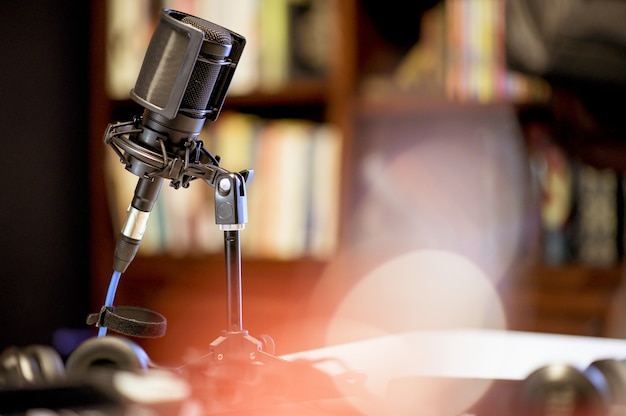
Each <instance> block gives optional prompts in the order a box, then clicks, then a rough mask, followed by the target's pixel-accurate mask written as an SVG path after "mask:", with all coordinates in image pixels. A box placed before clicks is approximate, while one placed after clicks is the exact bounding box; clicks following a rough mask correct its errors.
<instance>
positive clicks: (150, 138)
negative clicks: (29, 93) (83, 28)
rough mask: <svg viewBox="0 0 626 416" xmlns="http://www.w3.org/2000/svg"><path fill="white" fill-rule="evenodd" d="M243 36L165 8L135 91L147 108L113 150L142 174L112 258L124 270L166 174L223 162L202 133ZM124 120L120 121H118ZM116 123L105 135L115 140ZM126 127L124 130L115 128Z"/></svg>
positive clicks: (178, 181) (177, 179) (183, 179)
mask: <svg viewBox="0 0 626 416" xmlns="http://www.w3.org/2000/svg"><path fill="white" fill-rule="evenodd" d="M244 45H245V39H244V38H243V37H241V36H240V35H238V34H236V33H234V32H231V31H229V30H228V29H225V28H223V27H221V26H218V25H216V24H214V23H211V22H208V21H206V20H203V19H200V18H197V17H195V16H191V15H188V14H186V13H182V12H178V11H174V10H170V9H164V10H163V11H162V12H161V17H160V20H159V23H158V24H157V27H156V29H155V32H154V34H153V36H152V38H151V40H150V44H149V46H148V49H147V51H146V55H145V57H144V61H143V64H142V67H141V70H140V72H139V76H138V78H137V82H136V84H135V87H134V88H133V89H132V90H131V98H132V99H133V100H134V101H135V102H137V103H138V104H140V105H141V106H143V107H144V112H143V115H142V116H141V117H136V118H135V120H133V122H132V128H131V127H129V128H127V129H126V130H121V131H122V133H121V139H119V140H118V142H117V144H118V145H119V148H120V149H121V150H120V149H118V148H116V147H115V146H114V149H115V150H116V152H117V153H118V155H119V156H120V158H121V161H122V162H123V163H124V164H125V165H126V169H127V170H128V171H130V172H131V173H133V174H134V175H136V176H138V177H139V181H138V183H137V187H136V188H135V192H134V196H133V199H132V202H131V204H130V206H129V208H128V213H127V219H126V223H125V224H124V226H123V228H122V230H121V233H120V236H119V239H118V243H117V246H116V248H115V255H114V261H113V270H114V271H117V272H120V273H123V272H125V271H126V269H127V267H128V265H129V264H130V263H131V262H132V260H133V258H134V257H135V255H136V253H137V251H138V249H139V246H140V244H141V240H142V237H143V234H144V232H145V230H146V227H147V222H148V218H149V215H150V212H151V211H152V208H153V206H154V203H155V202H156V200H157V198H158V196H159V192H160V189H161V186H162V183H163V180H164V179H169V180H170V181H171V182H170V185H171V186H173V187H175V188H179V187H180V186H183V187H187V186H189V181H190V180H191V179H193V177H192V176H190V175H189V174H188V173H186V168H187V166H188V164H189V162H196V163H198V162H201V161H204V162H207V158H208V162H209V163H214V164H217V161H216V160H214V159H211V157H209V156H207V153H203V152H202V142H200V141H198V137H199V135H200V132H201V130H202V127H203V126H204V123H205V121H206V119H209V120H212V121H213V120H215V119H216V118H217V116H218V114H219V111H220V110H221V107H222V105H223V102H224V98H225V96H226V92H227V89H228V86H229V85H230V81H231V79H232V76H233V73H234V70H235V67H236V65H237V63H238V61H239V58H240V56H241V52H242V51H243V47H244ZM118 126H119V125H118ZM110 131H111V126H109V129H108V130H107V133H106V134H105V142H107V143H109V141H110V140H111V138H110ZM116 134H120V133H116Z"/></svg>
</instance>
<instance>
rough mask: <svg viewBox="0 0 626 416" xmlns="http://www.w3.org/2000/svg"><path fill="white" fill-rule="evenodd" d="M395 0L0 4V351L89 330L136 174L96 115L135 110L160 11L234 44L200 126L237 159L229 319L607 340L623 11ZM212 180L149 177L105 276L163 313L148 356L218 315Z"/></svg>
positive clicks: (619, 221)
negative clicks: (235, 51)
mask: <svg viewBox="0 0 626 416" xmlns="http://www.w3.org/2000/svg"><path fill="white" fill-rule="evenodd" d="M406 3H407V2H400V1H398V2H393V1H392V2H389V1H388V2H384V5H381V4H380V2H376V1H370V0H361V1H357V0H349V1H333V0H306V1H290V0H236V1H231V2H228V3H227V2H220V1H210V0H204V1H203V0H196V1H175V0H172V1H149V0H141V1H133V2H125V1H120V0H106V1H105V0H102V1H93V2H84V4H83V3H81V4H79V5H72V7H70V6H69V5H68V6H66V5H64V4H54V3H52V4H51V3H49V2H45V1H38V0H28V1H21V2H2V4H1V5H0V7H1V8H2V9H1V11H2V12H3V13H1V15H2V19H3V21H2V26H1V27H2V31H3V32H2V34H3V36H2V37H1V40H0V42H2V47H1V48H0V50H1V53H2V62H3V64H2V66H1V67H2V69H1V71H2V73H1V75H2V76H0V80H1V81H0V82H2V87H1V92H2V94H1V97H2V98H1V99H0V102H1V103H2V104H1V106H2V108H1V110H2V111H0V120H1V122H0V127H1V128H2V143H3V149H4V150H5V152H6V153H5V158H4V162H3V163H2V164H1V169H2V174H1V175H0V177H1V178H2V179H1V180H2V187H1V189H3V190H4V192H5V196H4V197H3V198H2V211H1V215H0V218H1V221H2V227H1V230H2V247H3V249H2V258H1V260H0V296H1V297H2V302H0V304H1V306H0V347H5V346H8V345H26V344H29V343H45V344H53V345H54V346H55V347H57V348H59V349H62V350H63V349H65V350H64V351H62V352H64V353H67V352H69V350H71V348H72V346H73V345H75V344H76V342H79V340H80V339H82V338H84V337H85V336H89V335H91V334H92V332H91V330H90V329H88V328H86V327H85V325H84V319H85V317H86V315H87V313H89V312H94V311H97V310H99V308H100V306H101V305H102V303H103V300H104V295H105V291H106V288H107V285H108V281H109V278H110V274H111V265H112V256H113V248H114V246H115V241H116V238H117V233H118V232H119V231H118V230H119V226H120V223H121V222H122V221H123V220H124V211H125V207H126V206H127V204H128V203H129V202H130V199H131V197H132V191H133V188H134V185H135V184H136V180H137V178H136V177H134V176H133V175H132V174H130V173H128V172H126V171H124V169H123V166H122V165H121V164H120V163H119V162H118V161H117V160H116V158H115V157H114V155H113V154H112V152H111V150H109V149H106V148H105V146H104V144H103V143H102V135H103V133H104V130H105V128H106V126H107V124H108V123H111V122H114V121H126V120H130V119H131V118H132V117H133V116H134V115H135V114H139V113H141V111H142V109H141V108H140V107H139V106H138V105H137V104H135V103H134V102H132V101H131V100H130V99H129V95H128V93H129V91H130V89H131V88H132V87H133V85H134V82H135V80H136V77H137V73H138V71H139V68H140V67H141V62H142V59H143V55H144V53H145V49H146V47H147V43H148V41H149V39H150V36H151V34H152V32H153V30H154V26H155V24H156V22H157V21H158V13H159V10H160V9H161V8H162V7H171V8H174V9H179V10H182V11H185V12H187V13H190V14H194V15H197V16H200V17H202V18H205V19H207V20H210V21H213V22H215V23H218V24H220V25H222V26H225V27H227V28H229V29H231V30H233V31H235V32H238V33H240V34H242V35H243V36H244V37H246V39H247V41H248V43H247V46H246V49H245V51H244V55H243V57H242V59H241V61H240V64H239V67H238V68H237V71H236V74H235V78H234V80H233V83H232V84H231V89H230V93H229V96H228V97H227V100H226V104H225V106H224V109H223V111H222V113H221V115H220V117H219V119H218V120H217V121H216V122H215V123H208V124H210V125H207V126H206V128H205V130H206V131H204V132H203V136H202V140H203V141H205V144H206V146H207V148H208V149H209V150H210V151H212V152H214V153H216V154H219V155H220V156H222V165H223V166H224V167H225V168H227V169H229V170H240V169H245V168H252V169H254V170H255V173H256V175H255V178H254V180H253V182H252V183H251V184H249V187H248V203H249V210H250V215H249V224H248V226H247V227H246V229H245V230H244V231H243V232H242V244H243V246H242V250H243V256H244V267H243V273H244V275H243V277H244V280H243V287H244V303H243V305H244V310H243V312H244V315H243V316H244V327H246V328H247V329H249V330H250V332H251V333H252V334H253V335H254V334H263V333H267V334H270V335H271V336H273V337H274V339H275V341H276V346H277V353H280V354H283V353H289V352H293V351H299V350H303V349H308V348H315V347H319V346H323V345H329V344H336V343H340V342H345V341H349V340H355V339H363V338H369V337H372V336H379V335H383V334H388V333H394V332H399V331H406V330H412V329H422V328H452V327H472V328H508V329H515V330H528V331H537V332H553V333H568V334H578V335H589V336H601V337H623V336H624V335H625V334H624V320H625V319H626V315H624V312H623V308H624V305H626V300H625V299H624V293H623V290H622V287H623V282H622V281H623V272H622V261H623V256H624V242H623V238H624V229H623V228H624V187H623V169H624V166H626V164H624V162H623V160H625V159H624V150H623V149H624V147H623V143H622V142H623V130H624V126H623V125H622V123H621V121H620V119H621V114H620V112H619V109H620V108H621V107H620V102H621V98H622V96H623V94H622V92H623V91H624V86H625V85H626V78H625V75H624V74H626V71H624V70H625V69H626V63H625V62H624V58H622V56H621V55H623V54H622V53H621V52H622V51H623V48H624V45H625V44H626V35H625V34H624V33H623V32H624V31H623V29H622V28H621V27H620V24H619V22H620V21H623V19H622V20H619V19H620V18H623V17H624V16H625V13H626V11H625V9H624V7H623V6H621V5H619V3H618V2H611V1H596V2H594V3H593V13H587V12H585V10H587V7H592V6H589V5H585V6H584V7H583V3H584V2H580V1H554V2H541V1H526V2H524V1H516V0H510V1H505V0H440V1H435V0H431V1H415V2H410V4H406ZM587 11H589V10H587ZM572 22H576V24H572ZM212 192H213V190H212V189H211V188H210V187H208V186H204V184H202V183H194V184H193V186H191V187H190V189H187V190H173V189H164V190H163V192H162V195H161V196H160V198H159V201H158V203H157V207H156V208H155V211H154V212H153V214H152V215H151V219H150V223H149V228H148V232H147V233H146V237H145V238H144V242H143V244H142V248H141V252H140V255H139V256H138V258H137V259H136V260H135V261H134V262H133V264H132V265H131V266H130V268H129V269H128V271H127V272H126V273H125V274H124V276H123V277H122V280H121V283H120V286H119V289H118V294H117V297H116V304H118V305H134V306H141V307H146V308H150V309H154V310H156V311H158V312H161V313H163V314H164V315H165V316H166V317H167V318H168V322H169V325H168V333H167V335H166V336H165V337H164V338H162V339H157V340H146V341H142V346H144V347H145V348H146V349H147V351H148V353H149V354H150V355H151V356H152V357H153V358H154V359H155V360H157V361H161V362H179V361H180V360H181V359H182V357H185V356H188V355H189V354H192V353H193V352H194V351H196V352H197V351H205V350H206V348H208V344H209V343H210V342H211V341H212V340H213V339H214V338H216V337H217V336H219V334H220V332H221V330H222V329H224V325H225V324H226V318H225V313H226V305H225V301H226V298H225V296H226V292H225V283H224V265H223V263H224V259H223V254H222V236H221V234H220V232H219V230H218V229H217V227H216V226H215V224H214V218H213V211H212V210H213V200H212V198H213V196H212Z"/></svg>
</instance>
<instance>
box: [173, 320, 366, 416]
mask: <svg viewBox="0 0 626 416" xmlns="http://www.w3.org/2000/svg"><path fill="white" fill-rule="evenodd" d="M265 341H266V342H265V344H266V345H268V346H271V347H273V344H272V343H271V342H269V340H268V339H267V338H266V339H265ZM210 345H211V351H210V352H209V353H208V354H207V355H205V356H204V357H202V358H200V359H198V360H196V361H194V362H192V363H189V364H188V365H186V366H185V367H183V368H182V370H181V371H183V372H184V373H185V374H184V375H185V377H186V378H187V379H188V380H189V381H190V385H191V386H192V388H193V396H194V397H195V398H196V399H197V400H199V401H200V402H201V403H202V404H203V408H204V409H205V412H206V414H222V413H224V414H228V415H239V414H242V415H243V414H246V415H247V414H257V412H258V411H261V412H264V411H271V412H272V413H271V414H275V411H276V410H277V409H278V408H281V409H282V408H285V410H287V409H291V411H293V410H294V406H295V408H297V407H298V406H304V405H303V403H311V402H328V401H331V402H334V401H337V402H341V401H342V399H341V397H342V394H341V393H340V391H339V389H338V388H337V387H338V386H337V385H336V381H337V380H334V379H333V377H330V376H329V375H328V374H326V373H323V372H321V371H319V370H317V369H316V368H314V366H313V365H312V363H311V362H308V361H287V360H284V359H282V358H280V357H276V356H274V355H272V354H270V353H268V352H266V351H263V346H264V342H262V341H259V340H258V339H256V338H254V337H252V336H250V335H249V334H248V331H246V330H243V331H236V332H230V331H223V332H222V335H221V336H220V337H218V338H217V339H215V340H214V341H213V342H212V343H211V344H210ZM306 406H309V405H306ZM306 406H305V407H306ZM249 412H250V413H249ZM262 414H264V413H262ZM278 414H282V413H278ZM297 414H299V413H297ZM333 414H334V413H333ZM341 414H356V413H350V412H348V413H341Z"/></svg>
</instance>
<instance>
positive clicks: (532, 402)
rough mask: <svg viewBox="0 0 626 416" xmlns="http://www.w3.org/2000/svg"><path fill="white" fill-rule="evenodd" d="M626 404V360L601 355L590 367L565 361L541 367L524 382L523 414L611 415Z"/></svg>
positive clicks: (520, 402) (520, 397)
mask: <svg viewBox="0 0 626 416" xmlns="http://www.w3.org/2000/svg"><path fill="white" fill-rule="evenodd" d="M625 406H626V361H624V360H615V359H600V360H596V361H593V362H592V363H591V364H590V365H589V366H588V367H587V368H585V369H582V370H580V369H578V368H576V367H574V366H572V365H569V364H565V363H555V364H550V365H546V366H543V367H540V368H538V369H537V370H535V371H533V372H532V373H530V374H529V375H528V376H527V377H526V379H524V380H523V381H522V383H521V388H520V390H519V391H518V396H517V402H516V408H517V409H518V412H519V415H520V416H521V415H524V416H540V415H541V416H543V415H546V416H547V415H552V414H559V415H572V416H578V415H581V416H582V415H584V416H609V415H611V414H614V413H612V412H613V410H615V409H616V408H621V409H623V408H625Z"/></svg>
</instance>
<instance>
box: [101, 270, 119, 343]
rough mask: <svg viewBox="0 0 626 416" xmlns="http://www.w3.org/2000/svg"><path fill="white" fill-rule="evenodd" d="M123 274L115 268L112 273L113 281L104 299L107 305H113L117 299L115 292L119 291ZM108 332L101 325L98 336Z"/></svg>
mask: <svg viewBox="0 0 626 416" xmlns="http://www.w3.org/2000/svg"><path fill="white" fill-rule="evenodd" d="M121 276H122V273H121V272H118V271H117V270H113V274H112V275H111V281H110V282H109V288H108V289H107V294H106V298H105V300H104V306H105V307H112V306H113V300H114V299H115V292H116V291H117V285H118V283H119V282H120V277H121ZM106 334H107V327H106V326H101V327H99V328H98V337H103V336H105V335H106Z"/></svg>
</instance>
